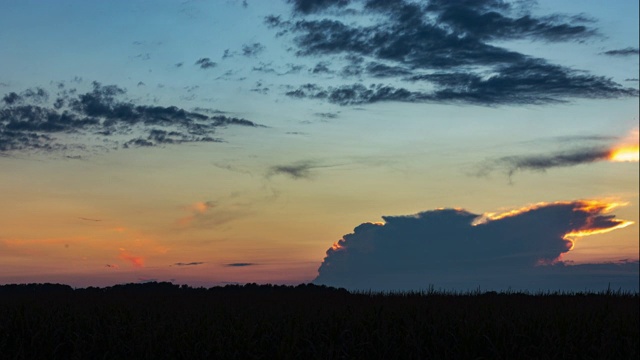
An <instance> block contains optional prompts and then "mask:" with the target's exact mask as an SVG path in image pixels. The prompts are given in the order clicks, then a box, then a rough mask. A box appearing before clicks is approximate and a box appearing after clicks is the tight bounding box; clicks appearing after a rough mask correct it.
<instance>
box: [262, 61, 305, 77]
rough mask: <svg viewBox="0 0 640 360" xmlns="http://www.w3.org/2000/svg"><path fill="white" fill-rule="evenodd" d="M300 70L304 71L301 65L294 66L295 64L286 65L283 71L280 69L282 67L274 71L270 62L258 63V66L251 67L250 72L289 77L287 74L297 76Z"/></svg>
mask: <svg viewBox="0 0 640 360" xmlns="http://www.w3.org/2000/svg"><path fill="white" fill-rule="evenodd" d="M302 69H304V66H303V65H296V64H290V63H289V64H286V65H285V68H284V69H282V67H280V69H276V68H275V67H274V66H273V64H272V63H270V62H269V63H264V62H260V63H259V64H258V66H254V67H252V68H251V71H256V72H261V73H265V74H275V75H278V76H283V75H289V74H297V73H299V72H300V71H301V70H302Z"/></svg>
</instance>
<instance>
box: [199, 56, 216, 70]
mask: <svg viewBox="0 0 640 360" xmlns="http://www.w3.org/2000/svg"><path fill="white" fill-rule="evenodd" d="M195 65H198V66H199V67H200V68H201V69H211V68H214V67H216V66H217V65H218V64H216V63H215V62H213V61H211V59H209V58H200V59H198V61H196V63H195Z"/></svg>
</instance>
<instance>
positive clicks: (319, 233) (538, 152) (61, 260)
mask: <svg viewBox="0 0 640 360" xmlns="http://www.w3.org/2000/svg"><path fill="white" fill-rule="evenodd" d="M638 11H639V9H638V2H637V1H627V0H615V1H568V0H567V1H552V0H544V1H542V0H540V1H501V0H479V1H475V0H473V1H471V0H456V1H449V0H430V1H426V0H425V1H412V0H393V1H381V0H290V1H285V0H282V1H277V0H273V1H258V0H246V1H233V0H210V1H209V0H188V1H168V0H144V1H143V0H140V1H124V0H122V1H120V0H117V1H85V0H60V1H31V0H2V1H0V49H2V50H1V51H2V55H1V56H0V199H2V205H3V206H1V207H0V284H6V283H25V282H56V283H65V284H70V285H73V286H81V287H85V286H107V285H113V284H118V283H129V282H141V281H152V280H155V281H172V282H174V283H178V284H189V285H193V286H214V285H224V284H228V283H247V282H257V283H278V284H297V283H303V282H304V283H306V282H312V281H315V282H316V283H319V284H327V285H334V286H344V287H347V288H351V289H370V288H371V289H383V290H384V289H419V288H425V287H427V286H429V285H433V286H434V287H435V288H443V289H475V288H478V287H481V288H487V289H488V288H496V289H501V288H509V287H510V288H513V289H528V290H540V289H544V290H546V289H552V290H557V289H571V290H584V289H594V290H599V289H603V288H606V287H607V286H608V285H609V284H611V286H612V287H615V288H624V289H631V290H635V291H637V290H638V268H639V263H638V257H639V246H638V239H639V230H638V221H639V213H640V210H639V209H640V208H639V204H640V199H639V178H638V173H639V166H638V137H639V135H638V117H639V105H638V78H640V74H639V66H638V60H639V59H638V51H639V50H638V43H639V38H638V28H639V24H638Z"/></svg>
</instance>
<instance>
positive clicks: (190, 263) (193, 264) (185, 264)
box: [173, 261, 204, 266]
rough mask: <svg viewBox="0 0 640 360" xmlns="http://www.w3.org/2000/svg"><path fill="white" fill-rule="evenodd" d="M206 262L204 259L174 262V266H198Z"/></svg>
mask: <svg viewBox="0 0 640 360" xmlns="http://www.w3.org/2000/svg"><path fill="white" fill-rule="evenodd" d="M202 264H204V261H192V262H186V263H185V262H178V263H175V264H173V265H174V266H197V265H202Z"/></svg>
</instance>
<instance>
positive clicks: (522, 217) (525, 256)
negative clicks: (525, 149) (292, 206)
mask: <svg viewBox="0 0 640 360" xmlns="http://www.w3.org/2000/svg"><path fill="white" fill-rule="evenodd" d="M615 206H616V204H611V203H607V202H603V201H586V200H577V201H565V202H555V203H541V204H536V205H532V206H528V207H525V208H522V209H517V210H513V211H509V212H506V213H502V214H484V215H478V214H473V213H471V212H468V211H466V210H463V209H438V210H431V211H426V212H422V213H418V214H415V215H409V216H384V217H383V219H384V223H363V224H361V225H359V226H357V227H356V228H355V229H354V232H353V233H352V234H347V235H345V236H344V237H343V238H342V239H341V240H339V241H338V242H336V243H334V245H333V246H332V247H331V248H330V249H329V250H327V256H326V257H325V259H324V261H323V262H322V265H321V266H320V268H319V269H318V276H317V278H316V279H315V280H314V282H315V283H317V284H326V285H332V286H341V287H346V288H350V289H369V288H373V289H378V290H385V289H387V290H388V289H400V288H404V289H419V288H426V287H428V286H429V285H430V284H432V285H434V286H435V287H436V288H448V289H461V290H468V289H474V288H477V287H478V286H481V287H482V288H485V289H487V288H503V289H506V288H508V287H512V288H520V287H523V286H524V287H525V288H526V287H527V286H531V284H537V285H538V286H540V287H541V288H545V287H546V288H548V287H547V286H549V285H550V284H556V283H555V282H554V281H549V279H553V277H554V276H564V275H563V274H567V273H571V270H566V269H571V267H569V266H565V265H566V264H559V263H560V262H561V255H562V254H564V253H566V252H568V251H570V250H571V249H572V248H573V246H574V245H575V243H576V240H577V239H578V238H580V237H583V236H587V235H589V234H595V233H601V232H607V231H612V230H615V229H618V228H622V227H625V226H628V225H631V224H632V223H633V222H630V221H625V220H619V219H616V218H615V217H614V216H613V215H609V214H607V213H608V212H609V211H610V210H611V209H612V208H614V207H615ZM583 269H584V268H583ZM565 270H566V271H565ZM637 274H638V271H637V268H636V270H635V276H636V287H637ZM592 275H594V274H592ZM632 275H633V274H632ZM556 280H557V279H556ZM571 281H572V279H571V277H568V278H565V279H564V285H566V286H567V288H571V286H572V284H571ZM597 285H598V286H601V285H602V286H604V288H606V286H607V284H606V283H598V284H597ZM627 285H628V284H627ZM583 290H584V289H583Z"/></svg>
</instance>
